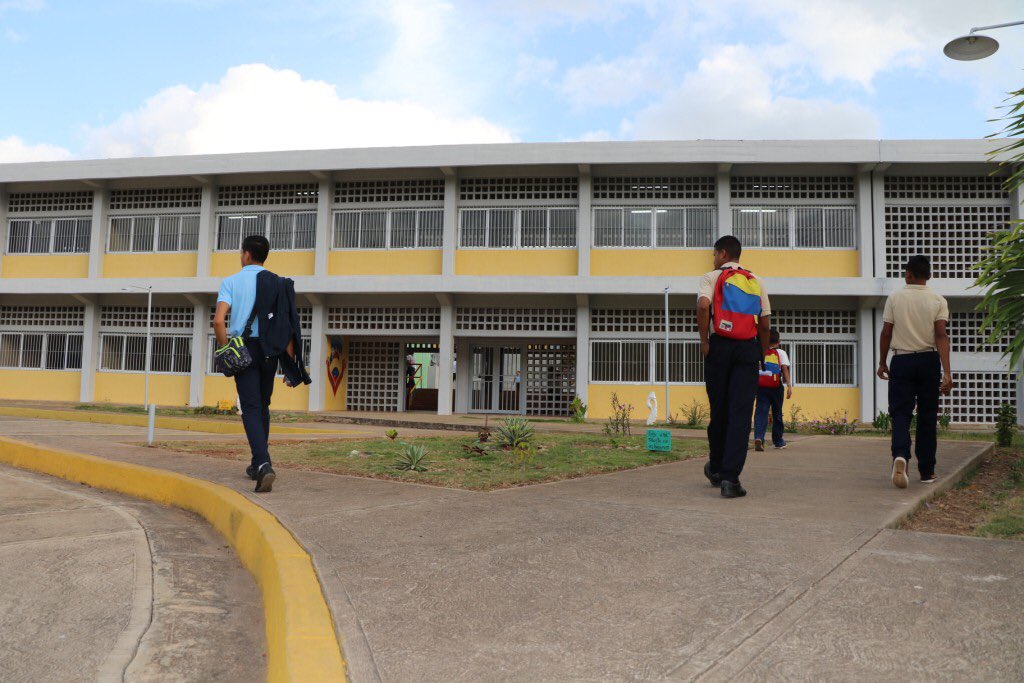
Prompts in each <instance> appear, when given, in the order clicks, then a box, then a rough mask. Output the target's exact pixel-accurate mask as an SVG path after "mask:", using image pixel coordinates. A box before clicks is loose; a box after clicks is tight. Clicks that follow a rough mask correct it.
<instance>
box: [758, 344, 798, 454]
mask: <svg viewBox="0 0 1024 683" xmlns="http://www.w3.org/2000/svg"><path fill="white" fill-rule="evenodd" d="M769 341H770V343H769V345H768V353H767V354H766V355H765V357H764V365H763V366H762V367H761V370H760V372H759V373H758V377H757V408H755V409H754V450H755V451H763V450H764V435H765V432H766V431H767V430H768V411H769V410H771V413H772V443H773V444H774V445H775V448H776V449H783V448H785V447H786V440H785V439H784V438H783V433H784V430H785V423H784V422H783V420H782V416H783V412H782V403H783V400H784V399H783V385H785V398H792V397H793V381H792V379H791V378H790V374H789V355H788V354H787V353H786V352H785V351H783V350H782V349H780V348H779V331H778V330H772V331H771V332H770V334H769Z"/></svg>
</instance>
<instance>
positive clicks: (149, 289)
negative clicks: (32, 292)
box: [121, 285, 153, 410]
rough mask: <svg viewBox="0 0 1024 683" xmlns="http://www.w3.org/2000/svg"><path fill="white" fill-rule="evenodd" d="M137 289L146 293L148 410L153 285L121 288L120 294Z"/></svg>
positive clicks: (151, 348)
mask: <svg viewBox="0 0 1024 683" xmlns="http://www.w3.org/2000/svg"><path fill="white" fill-rule="evenodd" d="M133 289H137V290H140V291H143V292H147V293H148V297H147V301H146V399H145V401H146V410H149V367H150V365H151V364H152V363H151V360H152V358H153V285H149V286H148V287H142V286H139V285H128V286H127V287H122V288H121V291H122V292H128V291H131V290H133Z"/></svg>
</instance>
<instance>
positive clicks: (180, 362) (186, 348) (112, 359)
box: [99, 333, 192, 375]
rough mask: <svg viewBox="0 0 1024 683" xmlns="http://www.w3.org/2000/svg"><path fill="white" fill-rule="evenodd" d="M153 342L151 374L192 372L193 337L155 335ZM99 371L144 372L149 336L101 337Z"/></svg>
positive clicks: (114, 334) (122, 335)
mask: <svg viewBox="0 0 1024 683" xmlns="http://www.w3.org/2000/svg"><path fill="white" fill-rule="evenodd" d="M151 343H152V351H151V361H150V366H149V370H150V372H154V373H160V374H174V375H187V374H189V373H190V372H191V370H192V336H191V335H189V336H179V335H166V334H155V335H153V336H152V342H151ZM99 369H100V370H102V371H105V372H145V371H146V335H145V334H117V333H106V334H101V335H100V367H99Z"/></svg>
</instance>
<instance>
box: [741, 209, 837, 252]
mask: <svg viewBox="0 0 1024 683" xmlns="http://www.w3.org/2000/svg"><path fill="white" fill-rule="evenodd" d="M732 227H733V234H734V235H736V237H738V238H739V240H740V242H742V243H743V246H744V247H765V248H771V247H778V248H783V249H785V248H790V247H792V248H797V249H855V248H856V247H857V213H856V209H855V208H854V207H852V206H788V207H787V206H734V207H733V209H732Z"/></svg>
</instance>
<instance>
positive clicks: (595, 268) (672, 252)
mask: <svg viewBox="0 0 1024 683" xmlns="http://www.w3.org/2000/svg"><path fill="white" fill-rule="evenodd" d="M714 265H715V264H714V258H713V257H712V255H711V249H594V250H592V251H591V252H590V274H591V275H666V276H686V275H690V276H694V275H703V274H704V273H706V272H708V271H709V270H712V269H713V268H714Z"/></svg>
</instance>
